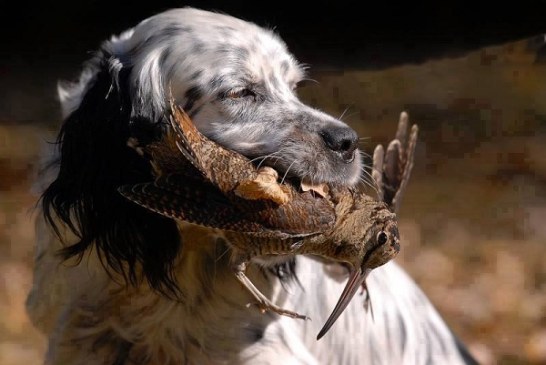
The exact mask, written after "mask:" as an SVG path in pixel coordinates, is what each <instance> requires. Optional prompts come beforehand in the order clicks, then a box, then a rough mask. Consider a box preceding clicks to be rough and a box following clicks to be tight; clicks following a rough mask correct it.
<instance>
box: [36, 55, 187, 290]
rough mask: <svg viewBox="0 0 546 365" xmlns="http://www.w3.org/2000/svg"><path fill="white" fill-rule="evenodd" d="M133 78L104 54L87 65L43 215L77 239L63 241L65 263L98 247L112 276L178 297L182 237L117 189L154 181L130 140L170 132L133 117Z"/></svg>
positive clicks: (172, 225)
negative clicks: (176, 274) (143, 282)
mask: <svg viewBox="0 0 546 365" xmlns="http://www.w3.org/2000/svg"><path fill="white" fill-rule="evenodd" d="M130 72H131V69H130V68H126V67H124V66H123V65H122V64H121V62H120V61H119V60H117V59H116V58H115V57H113V56H111V55H110V54H109V53H108V52H107V51H104V50H103V51H102V52H101V53H99V54H98V55H97V56H96V57H95V58H94V59H93V60H92V61H90V63H89V64H88V65H87V71H85V72H84V76H85V80H84V83H85V85H82V84H81V83H80V85H79V86H77V87H79V88H80V90H79V91H82V97H81V101H80V103H79V104H78V106H77V107H76V108H75V109H74V110H68V112H69V114H68V116H67V117H66V119H65V122H64V124H63V126H62V128H61V130H60V133H59V136H58V140H57V143H58V146H59V148H60V161H59V163H60V166H59V174H58V176H57V178H56V179H55V181H54V182H53V183H52V184H51V185H50V186H49V187H48V188H47V189H46V190H45V192H44V194H43V196H42V205H43V212H44V215H45V218H46V220H47V221H48V222H49V223H50V224H51V225H52V227H53V228H54V229H55V231H56V232H57V234H59V229H58V227H57V226H56V224H57V223H56V222H58V221H57V220H56V217H58V218H60V220H61V221H62V222H63V223H64V224H66V225H67V226H68V227H69V228H70V229H71V230H72V231H73V232H74V233H75V234H76V236H77V237H78V238H79V241H77V242H65V244H66V245H67V246H66V247H65V248H64V249H63V250H62V252H61V254H62V256H63V257H64V258H70V257H73V256H79V258H81V257H82V255H83V253H84V252H85V251H86V250H87V249H89V248H91V247H93V248H96V250H97V252H98V254H99V256H100V258H101V260H102V262H103V265H104V266H105V268H106V269H107V270H113V271H115V272H117V273H120V274H121V275H123V277H124V278H125V280H127V281H129V282H130V283H132V284H134V285H137V284H138V283H139V282H140V280H141V279H142V275H141V274H140V273H142V274H143V276H144V278H146V279H147V280H148V282H149V284H150V285H151V286H152V287H153V288H155V289H157V290H159V291H161V292H163V293H166V294H169V295H170V294H176V293H177V285H176V282H175V279H174V275H173V265H174V260H175V257H176V255H177V253H178V252H179V249H180V236H179V233H178V230H177V228H176V224H175V222H174V221H173V220H171V219H169V218H165V217H163V216H160V215H158V214H154V213H151V212H149V211H147V210H146V209H144V208H141V207H138V206H137V205H135V204H133V203H132V202H129V201H128V200H126V199H125V198H123V197H122V196H121V195H120V194H119V193H118V191H117V188H118V187H119V186H121V185H125V184H135V183H139V182H145V181H151V180H153V177H152V175H151V170H150V165H149V164H148V162H147V161H146V160H145V159H144V158H142V157H141V156H140V155H138V154H137V153H136V152H135V151H134V150H133V149H131V148H129V147H128V146H127V140H128V138H129V137H136V138H137V139H138V140H139V142H140V143H141V144H144V145H145V144H147V143H150V142H152V141H154V140H157V139H159V138H160V136H161V135H162V133H163V129H164V128H165V123H163V121H162V120H149V119H146V118H144V117H139V116H131V111H132V100H131V94H130V89H129V88H130V87H129V75H130ZM61 97H62V95H61ZM65 97H67V95H65ZM76 104H77V103H76Z"/></svg>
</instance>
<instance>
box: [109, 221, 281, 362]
mask: <svg viewBox="0 0 546 365" xmlns="http://www.w3.org/2000/svg"><path fill="white" fill-rule="evenodd" d="M181 226H182V227H181V228H182V229H181V239H182V250H181V253H180V256H179V259H178V261H177V264H176V275H177V279H178V283H179V287H180V293H181V294H180V300H179V301H174V300H171V299H168V298H165V297H162V296H160V295H159V294H157V293H156V292H153V291H151V289H149V288H148V286H147V285H144V284H143V285H141V286H140V287H139V288H136V289H135V291H134V292H133V293H132V294H134V295H127V292H125V291H124V290H121V291H120V292H119V293H117V294H118V295H116V294H114V296H113V297H111V299H112V303H111V305H112V307H111V309H112V310H111V311H109V312H110V313H112V321H113V322H114V323H116V325H117V326H121V327H123V328H122V330H121V332H122V333H126V334H127V335H129V336H130V338H127V340H128V341H129V342H132V343H133V345H132V349H131V350H130V352H129V356H130V357H133V356H137V357H139V358H147V359H154V361H161V363H165V364H171V363H172V364H180V363H185V361H187V359H188V358H191V359H192V361H195V358H201V357H203V356H204V354H206V355H207V358H206V359H205V358H203V359H202V360H203V362H201V363H207V364H210V363H216V362H218V363H221V362H223V361H225V360H226V359H233V360H235V359H236V357H237V356H240V354H241V353H242V351H243V350H244V349H245V348H248V347H250V346H251V345H252V344H253V343H255V342H257V341H259V340H260V339H262V337H263V336H264V331H266V328H267V326H268V324H270V323H271V322H273V321H274V320H276V319H278V315H276V314H272V313H261V312H260V311H259V310H258V308H257V307H254V306H253V304H252V303H253V301H254V300H253V298H252V297H251V296H250V295H249V294H248V292H247V291H246V290H245V289H244V288H243V287H242V285H241V284H240V283H239V282H238V281H237V280H236V279H235V276H234V275H233V272H232V269H231V262H230V250H229V248H228V245H227V243H226V242H225V240H223V239H222V238H221V234H219V233H218V232H215V231H212V230H210V229H205V228H200V227H197V226H193V225H187V224H182V225H181ZM247 274H248V275H249V277H251V279H252V281H253V283H255V285H256V286H257V287H258V288H259V289H260V290H261V291H262V292H263V293H264V294H265V295H267V296H268V297H270V298H272V300H273V301H274V302H276V303H278V304H281V305H282V303H283V302H284V300H285V299H286V297H287V292H286V291H285V290H283V288H282V285H280V280H279V279H278V278H277V277H275V275H273V274H271V273H270V272H269V271H267V270H261V269H260V268H258V266H257V265H252V266H251V267H249V269H248V271H247ZM120 301H121V302H120ZM118 316H119V317H118ZM152 332H153V333H154V335H153V336H152V335H150V333H152ZM165 354H169V355H170V358H165ZM175 354H178V355H179V356H180V358H172V357H173V356H175ZM189 354H191V355H189ZM154 361H150V362H149V363H155V362H154ZM143 363H145V364H147V363H148V361H144V362H143Z"/></svg>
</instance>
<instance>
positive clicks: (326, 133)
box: [320, 126, 358, 162]
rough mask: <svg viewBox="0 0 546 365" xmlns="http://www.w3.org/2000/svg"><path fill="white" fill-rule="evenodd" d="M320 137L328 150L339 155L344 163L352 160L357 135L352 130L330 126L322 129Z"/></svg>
mask: <svg viewBox="0 0 546 365" xmlns="http://www.w3.org/2000/svg"><path fill="white" fill-rule="evenodd" d="M320 136H321V137H322V139H323V140H324V142H325V143H326V146H328V148H330V149H331V150H332V151H335V152H339V153H340V154H341V157H342V158H343V160H344V161H345V162H351V161H352V160H353V159H354V152H355V150H356V148H357V147H358V135H357V134H356V132H355V131H354V130H353V129H352V128H349V127H346V126H331V127H328V128H324V129H323V130H322V131H321V132H320Z"/></svg>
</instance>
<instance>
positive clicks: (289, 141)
mask: <svg viewBox="0 0 546 365" xmlns="http://www.w3.org/2000/svg"><path fill="white" fill-rule="evenodd" d="M302 79H304V70H303V68H302V67H301V65H299V64H298V63H297V62H296V61H295V59H294V58H293V57H292V56H291V55H290V54H289V53H288V51H287V49H286V46H285V44H284V43H283V42H282V41H281V40H280V39H279V38H278V37H277V36H276V35H275V34H274V33H273V32H271V31H268V30H265V29H262V28H260V27H258V26H256V25H254V24H252V23H248V22H245V21H242V20H239V19H236V18H233V17H230V16H226V15H222V14H217V13H210V12H206V11H201V10H196V9H190V8H185V9H178V10H171V11H168V12H165V13H162V14H159V15H156V16H154V17H151V18H149V19H147V20H145V21H143V22H142V23H140V24H139V25H138V26H136V27H135V28H134V29H131V30H129V31H127V32H125V33H122V34H121V35H120V36H119V37H114V38H112V39H111V40H110V41H107V42H105V43H104V44H103V45H102V47H101V48H100V50H99V52H97V53H96V55H95V57H94V58H93V59H92V60H90V61H89V62H88V63H87V65H86V67H85V70H84V72H83V73H82V76H81V77H80V80H79V82H77V83H75V84H70V85H62V86H60V87H59V95H60V98H61V101H62V106H63V112H64V114H65V118H66V119H65V122H64V124H63V126H62V129H61V132H60V136H59V144H60V152H61V154H60V170H59V175H58V177H57V179H56V180H55V181H54V182H53V183H52V184H51V186H50V187H49V188H48V189H47V190H46V192H45V193H44V196H43V198H44V199H43V201H44V210H45V214H46V217H49V218H50V220H51V222H52V223H53V222H54V221H55V219H54V216H55V215H56V216H58V217H59V218H60V219H61V220H62V221H64V222H65V223H67V224H68V225H69V226H70V228H72V229H73V230H74V231H75V232H76V233H77V234H78V235H79V237H80V238H81V241H80V242H79V243H77V244H75V245H72V246H68V247H67V249H66V250H65V254H66V255H67V256H71V255H75V254H81V253H82V252H83V251H84V250H85V249H86V248H88V247H89V246H90V245H96V247H97V248H98V249H99V251H100V252H101V253H103V254H104V255H103V256H104V258H105V260H106V263H107V266H108V267H110V268H113V269H114V270H116V271H120V272H122V273H127V274H128V275H129V279H130V280H133V281H134V280H136V274H135V272H136V271H135V270H134V267H135V265H137V264H141V265H142V269H143V271H144V274H145V276H146V277H147V278H148V280H149V281H150V283H151V284H152V286H154V287H162V286H163V285H165V284H166V285H167V287H169V286H173V285H174V282H173V281H172V277H171V276H169V270H170V269H171V268H172V267H171V266H172V262H173V260H174V257H175V256H176V253H177V252H178V250H179V246H178V245H179V244H178V242H179V238H178V234H177V231H176V226H175V224H174V222H172V221H170V220H168V219H167V218H163V217H159V216H156V215H154V214H152V213H149V212H147V211H145V210H143V209H142V208H139V207H136V206H134V205H132V204H131V203H129V202H126V201H124V200H123V198H121V197H120V196H119V195H118V194H117V191H116V189H117V187H118V186H120V185H123V184H127V183H136V182H139V181H146V180H151V179H152V176H151V175H150V174H151V172H150V169H149V166H148V165H147V163H146V161H144V160H143V159H142V158H141V156H139V155H138V154H137V153H136V152H135V151H134V150H132V149H131V148H129V147H128V146H127V141H128V140H129V139H130V138H132V139H133V140H134V139H136V140H137V141H138V142H139V143H140V144H141V145H146V144H148V143H150V142H153V141H156V140H157V139H159V138H161V136H162V135H163V134H164V133H165V131H166V129H167V128H168V123H167V120H166V118H165V115H166V113H167V110H168V108H169V103H168V100H169V99H170V97H171V96H173V97H174V99H175V100H176V102H177V103H179V104H180V106H182V107H183V108H184V109H185V110H186V112H188V114H189V115H190V116H191V117H192V119H193V121H194V123H195V124H196V125H197V127H198V128H199V129H200V130H201V132H203V133H204V134H205V135H207V136H208V137H209V138H211V139H213V140H215V141H216V142H218V143H220V144H222V145H224V146H226V147H228V148H231V149H233V150H235V151H238V152H240V153H242V154H244V155H246V156H248V157H250V158H253V159H255V161H256V162H257V163H261V164H268V165H271V166H272V167H274V168H275V169H277V170H278V171H279V172H280V173H281V174H286V176H289V177H293V178H296V179H301V180H308V181H310V182H313V183H320V182H326V183H331V184H338V185H355V184H356V183H357V182H358V180H359V177H360V170H361V158H360V154H359V152H358V150H357V143H358V138H357V135H356V133H355V132H354V131H353V130H352V129H351V128H349V127H348V126H347V125H345V124H344V123H343V122H341V121H339V120H337V119H335V118H333V117H331V116H329V115H327V114H325V113H322V112H320V111H318V110H316V109H313V108H311V107H309V106H306V105H304V104H303V103H302V102H300V101H299V99H298V98H297V96H296V94H295V88H296V86H297V84H298V83H299V82H300V81H301V80H302ZM127 268H128V269H127Z"/></svg>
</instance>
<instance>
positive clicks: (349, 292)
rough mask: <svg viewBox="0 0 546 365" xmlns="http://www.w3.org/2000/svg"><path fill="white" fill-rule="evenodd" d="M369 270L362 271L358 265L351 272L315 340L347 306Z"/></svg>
mask: <svg viewBox="0 0 546 365" xmlns="http://www.w3.org/2000/svg"><path fill="white" fill-rule="evenodd" d="M371 271H372V270H371V269H365V271H364V272H363V271H362V268H360V267H359V268H358V269H356V270H355V271H354V272H353V273H352V274H351V276H350V277H349V281H348V282H347V285H345V289H343V293H341V297H339V300H338V301H337V304H336V307H335V308H334V311H333V312H332V314H330V317H328V320H327V321H326V323H325V324H324V327H322V329H321V330H320V332H319V334H318V335H317V340H320V339H321V338H322V336H324V335H325V334H326V332H328V330H329V329H330V327H332V325H333V324H334V322H335V321H336V320H337V319H338V317H339V316H340V315H341V313H343V311H344V310H345V308H347V305H349V303H350V302H351V299H352V298H353V296H354V295H355V293H356V292H357V291H358V288H360V286H361V285H362V284H363V283H364V281H365V280H366V278H367V277H368V274H369V273H370V272H371Z"/></svg>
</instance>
